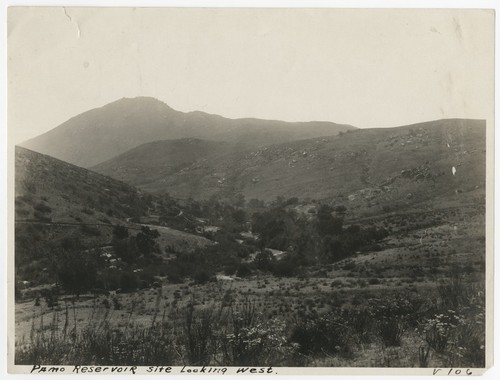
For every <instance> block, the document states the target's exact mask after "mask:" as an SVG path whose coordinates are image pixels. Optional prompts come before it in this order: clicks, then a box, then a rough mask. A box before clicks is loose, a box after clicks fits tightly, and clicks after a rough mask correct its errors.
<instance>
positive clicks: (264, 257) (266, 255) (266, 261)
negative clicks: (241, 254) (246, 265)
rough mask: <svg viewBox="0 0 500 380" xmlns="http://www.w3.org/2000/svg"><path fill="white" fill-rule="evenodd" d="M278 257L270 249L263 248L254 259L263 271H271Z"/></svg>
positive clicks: (258, 267)
mask: <svg viewBox="0 0 500 380" xmlns="http://www.w3.org/2000/svg"><path fill="white" fill-rule="evenodd" d="M275 261H276V259H275V258H274V255H273V253H272V252H271V251H270V250H268V249H263V250H262V251H260V252H259V253H257V255H256V256H255V259H254V260H253V262H254V264H255V266H256V267H257V269H260V270H263V271H270V270H271V269H272V267H273V265H274V262H275Z"/></svg>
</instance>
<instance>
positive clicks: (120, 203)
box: [15, 147, 210, 283]
mask: <svg viewBox="0 0 500 380" xmlns="http://www.w3.org/2000/svg"><path fill="white" fill-rule="evenodd" d="M15 170H16V175H15V227H16V228H15V235H16V241H15V243H16V247H15V249H16V277H17V278H20V279H22V280H28V281H30V282H33V283H47V281H50V278H49V277H47V276H48V273H49V269H50V267H51V265H53V263H52V261H53V258H52V257H53V255H54V254H56V253H57V252H60V251H61V250H63V251H76V252H78V253H79V254H82V253H87V252H89V250H99V251H101V253H102V254H108V253H109V250H112V249H114V248H113V244H114V243H113V236H114V234H113V230H114V227H115V226H116V225H120V226H124V227H125V228H126V230H128V235H129V236H136V235H137V234H138V233H139V232H140V231H141V229H142V227H143V226H144V225H143V224H140V223H139V222H140V221H142V220H144V221H145V222H143V223H146V221H147V220H148V219H151V213H153V212H154V210H155V208H156V207H157V206H158V204H157V202H158V200H157V199H155V198H154V197H153V196H151V195H150V194H147V193H144V192H143V191H141V190H138V189H136V188H134V187H131V186H129V185H127V184H125V183H123V182H119V181H116V180H114V179H112V178H109V177H105V176H103V175H100V174H98V173H95V172H92V171H89V170H86V169H83V168H80V167H77V166H74V165H71V164H68V163H66V162H63V161H60V160H57V159H55V158H52V157H50V156H46V155H42V154H40V153H36V152H33V151H30V150H28V149H25V148H21V147H16V152H15ZM149 227H150V228H151V229H154V230H157V231H158V234H159V236H158V238H157V243H158V245H159V251H160V252H161V253H162V254H164V255H168V253H169V250H174V249H183V250H186V251H189V250H192V249H195V248H197V247H202V246H205V245H207V244H210V241H208V240H207V239H205V238H203V237H201V236H196V235H192V234H189V233H186V232H183V231H178V230H175V229H172V228H169V227H167V226H149ZM129 249H130V247H129V248H127V249H126V250H129ZM51 263H52V264H51ZM44 268H45V269H44ZM101 269H103V268H101Z"/></svg>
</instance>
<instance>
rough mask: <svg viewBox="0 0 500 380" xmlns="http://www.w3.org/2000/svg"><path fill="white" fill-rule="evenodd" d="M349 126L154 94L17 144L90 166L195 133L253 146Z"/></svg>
mask: <svg viewBox="0 0 500 380" xmlns="http://www.w3.org/2000/svg"><path fill="white" fill-rule="evenodd" d="M349 129H354V127H352V126H348V125H340V124H334V123H329V122H307V123H287V122H283V121H271V120H259V119H234V120H233V119H226V118H224V117H221V116H218V115H210V114H207V113H204V112H198V111H195V112H189V113H183V112H179V111H176V110H174V109H172V108H170V107H169V106H167V105H166V104H165V103H163V102H161V101H159V100H156V99H154V98H146V97H141V98H134V99H127V98H124V99H121V100H118V101H116V102H113V103H110V104H108V105H105V106H104V107H101V108H96V109H93V110H90V111H87V112H84V113H82V114H80V115H78V116H75V117H73V118H72V119H70V120H68V121H66V122H64V123H63V124H61V125H60V126H58V127H56V128H54V129H52V130H51V131H49V132H47V133H45V134H43V135H40V136H38V137H35V138H33V139H31V140H28V141H26V142H24V143H23V144H21V145H22V146H23V147H25V148H28V149H31V150H34V151H37V152H40V153H44V154H48V155H50V156H52V157H56V158H59V159H61V160H63V161H66V162H69V163H72V164H75V165H78V166H82V167H90V166H93V165H96V164H98V163H101V162H103V161H106V160H108V159H110V158H112V157H114V156H116V155H118V154H121V153H124V152H126V151H127V150H129V149H131V148H134V147H136V146H138V145H141V144H144V143H148V142H152V141H157V140H166V139H180V138H187V137H196V138H203V139H208V140H215V141H227V142H232V143H236V144H237V145H240V146H241V145H243V146H246V147H257V146H264V145H270V144H276V143H282V142H286V141H293V140H298V139H305V138H312V137H316V136H324V135H335V134H337V133H338V132H339V131H346V130H349Z"/></svg>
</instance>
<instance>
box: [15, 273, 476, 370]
mask: <svg viewBox="0 0 500 380" xmlns="http://www.w3.org/2000/svg"><path fill="white" fill-rule="evenodd" d="M268 281H269V285H270V286H272V287H274V288H276V289H279V286H280V284H278V283H277V281H276V282H275V281H273V279H272V278H268ZM451 281H453V280H450V281H449V282H451ZM287 282H288V281H287ZM183 286H184V285H169V286H164V287H162V288H159V289H156V290H151V291H144V293H142V294H141V293H137V294H130V295H123V294H122V295H117V296H116V298H114V300H116V301H114V302H109V303H108V304H107V306H106V305H105V304H104V303H103V302H101V301H100V299H101V298H95V299H93V298H89V299H87V300H85V299H84V297H82V298H81V299H80V300H79V301H75V302H72V300H70V299H65V300H60V301H59V305H58V306H56V307H54V308H53V310H50V309H49V308H47V307H46V305H45V303H44V301H41V303H42V305H41V306H40V307H39V313H38V315H37V316H33V317H32V318H31V322H30V325H29V326H28V328H27V330H26V331H27V333H26V334H25V335H24V336H19V335H18V338H17V339H16V363H17V364H30V363H31V364H32V363H46V364H52V365H57V364H81V365H90V364H102V365H119V364H128V365H166V364H168V365H188V364H189V365H264V364H265V365H273V366H315V365H321V366H330V365H335V366H374V365H383V366H413V367H425V366H430V367H432V366H437V367H443V366H447V367H449V366H457V367H458V366H468V367H481V366H482V365H484V299H483V298H482V297H480V296H478V297H476V298H470V299H469V300H468V301H465V302H464V303H461V304H460V305H458V308H457V310H461V311H460V312H459V311H457V312H455V311H453V310H452V311H450V310H451V309H450V310H448V309H447V307H448V306H447V305H446V303H445V302H444V301H443V298H442V295H441V293H439V291H438V290H437V289H435V290H434V292H432V294H434V296H433V297H434V298H432V299H430V298H429V297H428V294H427V293H418V292H417V293H403V294H397V293H396V294H394V295H387V291H384V292H380V290H378V291H377V290H374V289H365V290H363V291H362V293H359V292H360V291H361V290H360V289H359V288H358V290H357V294H358V295H360V298H361V305H358V306H348V304H346V303H345V302H342V304H343V306H342V307H339V306H337V305H332V304H331V303H329V301H328V298H329V297H328V296H326V295H324V294H322V293H321V290H320V291H317V290H315V291H314V294H316V295H317V296H315V297H314V298H313V301H312V302H301V301H300V299H301V298H303V295H302V296H301V295H300V294H301V293H300V292H296V293H295V292H294V293H292V295H291V296H289V297H287V296H285V295H284V293H279V292H276V293H275V294H274V295H273V296H270V295H269V293H268V292H265V291H262V290H261V292H260V293H256V294H252V295H249V294H248V292H247V291H246V289H247V288H248V287H250V288H253V289H255V288H257V286H256V284H254V285H253V286H252V284H251V283H249V282H246V283H245V286H243V284H241V287H238V288H235V287H234V286H233V285H232V284H231V285H227V286H223V285H220V284H204V285H197V286H195V287H194V289H192V291H191V293H190V294H189V295H186V296H185V297H183V298H182V299H180V300H178V301H177V302H176V303H174V304H173V303H172V301H173V299H174V297H173V287H177V289H179V290H180V289H182V288H181V287H183ZM326 288H329V287H326ZM453 289H457V288H453ZM461 289H462V290H463V289H465V290H466V291H468V292H470V293H474V294H477V293H478V287H477V285H470V284H467V283H466V282H465V283H464V284H463V287H461ZM228 290H230V293H228ZM310 291H311V292H312V291H313V290H312V287H311V290H310ZM421 292H425V290H424V289H422V290H421ZM479 293H480V292H479ZM227 294H231V297H230V298H228V297H227V296H226V297H224V295H227ZM309 294H310V293H309ZM424 294H425V295H424ZM102 297H104V296H102ZM223 299H225V301H224V303H223V302H222V301H223ZM309 299H311V298H307V300H309ZM322 299H324V302H325V303H326V304H327V305H328V307H327V308H326V309H325V310H322V309H321V308H320V305H321V300H322ZM369 300H372V302H369ZM426 301H428V302H426ZM288 304H294V305H297V306H298V307H295V308H294V307H291V308H286V307H285V305H288ZM463 310H465V311H467V312H463ZM443 315H444V317H443ZM452 316H453V317H452ZM442 326H445V328H444V329H443V328H442ZM18 333H19V330H18Z"/></svg>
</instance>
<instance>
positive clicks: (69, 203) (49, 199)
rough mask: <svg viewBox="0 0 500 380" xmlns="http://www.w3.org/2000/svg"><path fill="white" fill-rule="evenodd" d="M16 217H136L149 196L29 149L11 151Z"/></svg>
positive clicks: (89, 220) (71, 219)
mask: <svg viewBox="0 0 500 380" xmlns="http://www.w3.org/2000/svg"><path fill="white" fill-rule="evenodd" d="M15 160H16V161H15V169H16V174H15V193H16V207H15V211H16V219H20V220H25V219H30V220H33V219H35V220H36V219H38V220H41V221H44V220H45V221H52V222H62V223H64V222H76V223H79V222H82V223H83V222H85V223H103V221H107V223H109V220H116V219H126V218H131V217H138V216H140V215H143V214H145V213H146V212H147V210H148V208H149V207H151V205H152V203H151V196H150V195H148V194H145V193H143V192H142V191H140V190H138V189H136V188H133V187H131V186H129V185H127V184H125V183H123V182H119V181H117V180H115V179H112V178H109V177H106V176H103V175H101V174H98V173H95V172H92V171H90V170H86V169H83V168H80V167H77V166H75V165H71V164H68V163H66V162H63V161H60V160H58V159H55V158H53V157H50V156H46V155H43V154H40V153H37V152H33V151H31V150H29V149H25V148H22V147H16V152H15Z"/></svg>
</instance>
